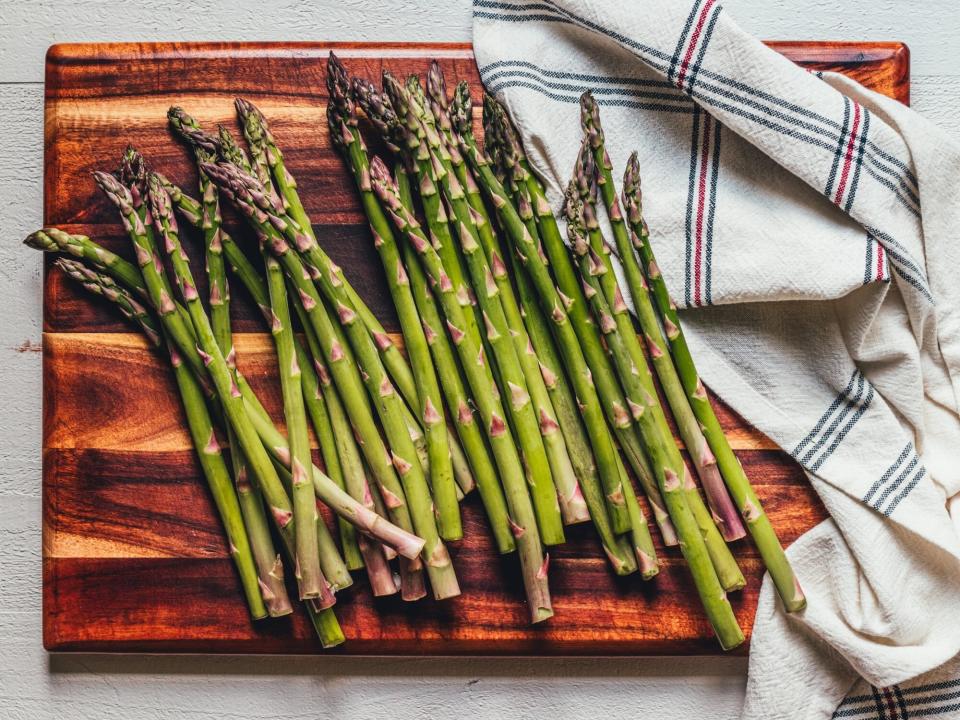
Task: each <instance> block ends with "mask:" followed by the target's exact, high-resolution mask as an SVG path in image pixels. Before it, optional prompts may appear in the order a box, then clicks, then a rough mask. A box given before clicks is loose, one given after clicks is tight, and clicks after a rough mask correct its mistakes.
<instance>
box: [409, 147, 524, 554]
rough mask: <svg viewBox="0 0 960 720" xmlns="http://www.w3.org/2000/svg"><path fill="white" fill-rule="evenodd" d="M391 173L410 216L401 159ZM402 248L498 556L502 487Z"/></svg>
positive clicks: (431, 305)
mask: <svg viewBox="0 0 960 720" xmlns="http://www.w3.org/2000/svg"><path fill="white" fill-rule="evenodd" d="M395 175H396V180H397V188H398V191H399V194H400V200H401V202H402V203H403V205H404V207H405V208H406V209H407V212H409V213H410V214H411V215H413V196H412V194H411V191H410V180H409V176H408V173H407V170H406V169H405V168H404V167H403V164H402V163H398V165H397V167H396V168H395ZM402 251H403V261H404V265H405V266H406V268H407V276H408V277H409V278H410V289H411V290H412V292H413V298H414V301H415V302H416V304H417V309H418V310H419V312H420V318H421V320H422V321H423V330H424V334H425V335H426V338H427V344H428V345H429V346H430V351H431V353H432V354H433V359H434V362H435V364H436V367H437V371H438V372H439V373H440V379H441V381H442V385H443V389H444V393H445V395H446V398H447V406H448V408H449V410H450V414H451V415H452V416H453V418H454V419H455V422H456V427H457V431H458V432H459V433H460V439H461V441H462V442H463V446H464V448H465V450H466V452H467V454H468V456H469V457H470V460H471V464H472V465H473V468H474V475H475V478H476V482H477V487H478V488H479V492H480V499H481V501H482V502H483V506H484V509H485V510H486V512H487V520H488V522H489V523H490V529H491V531H492V532H493V538H494V542H495V543H496V545H497V550H499V552H500V553H501V554H506V553H509V552H513V551H514V550H516V543H515V542H514V539H513V533H512V532H511V529H510V520H509V518H508V516H507V504H506V499H505V498H504V496H503V488H502V487H501V486H500V480H499V478H498V477H497V471H496V469H495V466H494V463H493V458H492V457H491V456H490V451H489V449H488V448H487V444H486V442H485V441H484V439H483V433H482V431H481V430H480V428H479V426H478V425H477V423H476V421H475V419H474V414H473V410H472V409H471V407H470V396H469V394H468V393H467V390H466V388H465V387H464V384H463V380H462V379H461V377H460V363H459V361H458V360H457V356H456V354H455V353H454V350H453V346H452V344H451V342H450V338H449V337H448V336H447V333H446V332H445V330H444V324H443V320H442V319H441V317H440V313H439V312H438V310H437V306H436V301H435V299H434V297H433V293H431V292H430V288H429V286H428V283H427V278H426V275H424V272H423V268H421V267H420V260H419V259H418V257H417V253H416V251H415V250H414V249H413V247H411V245H410V243H409V242H403V243H402Z"/></svg>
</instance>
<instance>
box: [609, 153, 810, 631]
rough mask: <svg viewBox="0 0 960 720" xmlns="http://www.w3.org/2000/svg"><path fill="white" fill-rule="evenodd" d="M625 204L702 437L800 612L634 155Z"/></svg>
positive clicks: (800, 597) (778, 582) (791, 606)
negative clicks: (696, 344) (684, 311)
mask: <svg viewBox="0 0 960 720" xmlns="http://www.w3.org/2000/svg"><path fill="white" fill-rule="evenodd" d="M623 203H624V206H625V207H626V210H627V219H628V221H629V223H630V226H631V230H632V233H631V236H630V239H631V242H632V244H633V246H634V247H635V248H636V249H637V251H638V253H639V255H640V260H641V261H642V263H643V269H644V272H645V274H646V279H647V280H648V281H649V284H650V286H651V287H652V290H653V293H652V294H653V297H654V300H655V301H656V303H657V309H658V310H659V316H660V321H661V322H662V324H663V328H664V329H665V330H666V336H667V339H668V340H669V342H670V353H671V355H672V357H673V361H674V363H675V364H676V369H677V371H678V374H679V376H680V381H681V383H683V389H684V392H685V393H686V396H687V399H688V400H689V402H690V406H691V408H692V409H693V412H694V415H696V418H697V420H698V421H699V422H700V425H701V427H702V428H703V433H704V435H705V436H706V438H707V441H708V442H709V443H710V449H711V450H712V451H713V453H714V455H715V456H716V458H717V464H718V466H719V467H720V472H721V474H722V475H723V479H724V481H725V482H726V484H727V487H728V489H729V490H730V492H731V494H732V495H733V498H734V501H735V502H736V504H737V507H738V508H739V510H740V513H741V515H742V516H743V520H744V521H745V522H746V526H747V529H748V530H749V531H750V535H751V536H752V537H753V541H754V542H755V543H756V545H757V549H758V550H759V551H760V556H761V557H762V558H763V561H764V564H765V565H766V566H767V570H768V571H769V573H770V578H771V579H772V580H773V583H774V585H775V586H776V588H777V591H778V592H779V593H780V597H781V599H782V600H783V604H784V607H785V608H786V610H787V612H797V611H799V610H802V609H803V608H804V607H806V598H805V597H804V594H803V590H802V589H801V587H800V584H799V582H798V581H797V578H796V576H795V575H794V573H793V568H791V567H790V562H789V560H787V557H786V555H785V554H784V552H783V547H782V546H781V545H780V540H779V539H778V538H777V534H776V531H775V530H774V529H773V526H772V525H771V524H770V519H769V518H768V517H767V514H766V512H764V510H763V505H762V504H761V503H760V500H759V498H757V495H756V493H755V492H754V490H753V487H752V486H751V485H750V481H749V479H748V478H747V476H746V473H744V471H743V467H742V466H741V465H740V461H739V460H738V459H737V456H736V455H735V454H734V452H733V450H732V448H731V447H730V443H729V441H728V440H727V437H726V435H725V434H724V432H723V429H722V428H721V427H720V422H719V421H718V420H717V416H716V414H715V413H714V411H713V406H712V405H711V403H710V399H709V398H708V397H707V392H706V390H705V389H704V387H703V383H702V382H701V381H700V377H699V375H698V374H697V368H696V365H695V364H694V362H693V357H692V355H691V354H690V348H689V347H688V345H687V341H686V338H685V337H684V335H683V329H682V327H681V326H680V318H679V316H678V315H677V308H676V305H674V303H673V301H672V300H671V299H670V293H669V291H668V290H667V285H666V282H665V281H664V279H663V275H662V274H661V272H660V268H659V267H658V265H657V261H656V258H655V257H654V253H653V247H652V246H651V244H650V233H649V230H648V228H647V224H646V222H645V221H644V219H643V208H642V204H641V194H640V163H639V161H638V160H637V154H636V153H633V154H632V155H631V156H630V160H629V161H628V162H627V169H626V171H625V172H624V176H623Z"/></svg>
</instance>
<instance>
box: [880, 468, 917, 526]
mask: <svg viewBox="0 0 960 720" xmlns="http://www.w3.org/2000/svg"><path fill="white" fill-rule="evenodd" d="M926 474H927V469H926V468H925V467H922V468H920V471H919V472H918V473H917V474H916V475H914V476H913V480H911V481H910V484H909V485H907V486H906V487H905V488H904V489H903V490H902V491H901V492H900V494H899V495H897V496H896V497H895V498H894V499H893V500H892V501H891V503H890V504H889V505H888V506H887V509H886V510H884V511H883V514H884V515H886V516H887V517H890V516H891V515H892V514H893V511H894V510H896V509H897V505H899V504H900V503H901V502H903V499H904V498H905V497H907V495H909V494H910V493H911V492H913V489H914V488H915V487H916V486H917V483H919V482H920V481H921V480H922V479H923V478H924V477H925V476H926Z"/></svg>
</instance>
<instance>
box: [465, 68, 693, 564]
mask: <svg viewBox="0 0 960 720" xmlns="http://www.w3.org/2000/svg"><path fill="white" fill-rule="evenodd" d="M470 102H471V101H470V93H469V89H468V88H467V86H466V85H464V84H462V83H461V85H460V86H458V88H457V94H456V96H455V104H454V106H453V107H452V108H451V116H452V117H453V118H454V119H455V125H456V126H457V127H458V129H460V130H461V137H462V138H463V139H464V140H465V141H466V142H467V143H469V144H470V145H471V146H473V147H474V148H475V147H476V142H475V140H473V138H472V135H471V134H469V133H467V132H466V130H468V129H469V126H468V125H467V118H468V117H469V107H470ZM487 108H489V110H490V111H491V112H495V113H496V115H497V117H498V118H499V121H500V124H499V127H500V132H501V133H502V136H503V140H504V144H503V147H504V150H505V151H506V150H509V157H510V159H511V161H512V162H513V163H514V168H515V170H516V169H519V170H522V171H523V172H521V173H518V177H517V189H518V192H520V193H522V196H525V197H526V198H527V200H526V204H527V205H529V207H530V208H531V210H532V212H533V213H534V214H535V215H536V229H537V230H538V231H539V232H537V233H534V232H533V230H534V228H532V227H531V226H528V228H527V232H528V234H529V235H530V237H532V238H536V239H539V240H540V241H541V242H542V245H543V247H544V248H545V250H546V256H547V258H548V260H549V263H550V266H551V267H552V268H553V273H554V276H555V277H556V284H557V290H558V295H559V297H560V298H561V299H562V300H563V304H564V310H565V312H566V313H567V315H568V316H569V319H570V323H571V325H572V326H573V330H574V333H573V334H574V335H576V337H577V338H578V339H579V344H580V347H581V348H582V352H583V355H584V358H585V360H586V362H587V365H588V367H589V369H590V371H591V372H592V378H593V380H594V381H595V382H596V393H595V394H598V395H599V399H600V401H601V402H602V404H603V411H604V413H605V414H606V416H607V417H608V418H609V420H610V425H611V426H612V428H613V432H614V434H615V436H616V438H617V440H618V441H619V442H620V445H621V447H622V448H623V450H624V453H625V454H626V455H627V458H628V459H629V461H630V464H631V466H632V467H633V469H634V471H635V472H636V474H637V477H638V479H639V480H640V482H641V484H642V485H643V489H644V492H645V493H646V495H647V499H648V500H649V502H650V506H651V509H652V511H653V515H654V519H655V520H656V522H657V526H658V527H659V528H660V533H661V535H662V537H663V542H664V544H665V545H676V544H677V536H676V532H675V531H674V528H673V524H672V522H671V521H670V516H669V514H668V513H667V510H666V506H665V504H664V502H663V498H662V497H660V490H659V488H658V487H657V483H656V481H655V480H654V478H653V475H652V473H651V471H650V468H649V463H648V462H647V460H646V458H645V457H644V454H643V450H642V448H641V447H640V442H639V437H638V436H637V434H636V432H635V430H636V428H635V426H634V424H633V421H632V418H631V416H630V413H629V412H628V411H627V404H626V399H625V398H624V397H623V393H622V392H621V390H620V387H619V386H618V384H617V382H616V375H615V373H614V372H613V368H612V366H611V364H610V361H609V359H608V358H607V356H606V355H605V354H604V351H603V347H602V344H601V341H600V332H599V330H598V329H597V327H596V324H595V323H594V322H592V319H591V317H590V311H589V308H588V306H587V302H586V298H584V295H583V290H582V288H581V285H580V282H579V280H578V278H577V273H576V271H575V270H574V268H573V263H572V262H571V260H570V256H569V254H568V252H567V246H566V244H565V243H564V241H563V238H562V237H561V235H560V229H559V227H558V225H557V220H556V218H555V217H554V215H553V210H552V209H551V208H550V204H549V203H548V202H547V198H546V194H545V192H544V189H543V186H542V185H541V184H540V182H539V180H537V179H536V177H535V176H534V175H533V173H532V172H531V171H530V169H529V165H528V163H527V162H526V158H525V155H524V154H523V148H522V146H521V144H520V142H519V139H518V138H517V137H516V132H515V130H514V129H513V127H512V126H511V125H510V123H509V119H508V118H507V117H506V113H505V112H503V111H502V108H500V106H499V105H498V104H496V103H495V101H493V100H492V98H491V99H490V100H489V101H488V102H487V104H486V106H485V109H487ZM477 152H478V153H479V150H477ZM544 310H545V311H548V310H549V307H544ZM598 427H600V426H599V425H597V424H596V423H594V424H590V423H588V424H587V428H588V430H591V429H594V432H597V431H596V430H595V428H598ZM601 442H602V441H601ZM594 452H597V448H596V446H595V447H594ZM600 456H601V455H598V457H600ZM602 457H607V455H606V452H605V451H604V453H603V454H602ZM601 478H602V479H603V481H604V483H605V489H606V491H607V501H608V509H609V511H610V513H611V521H612V522H613V525H614V530H616V531H617V532H624V531H626V530H627V529H628V528H629V527H631V523H630V514H629V512H628V510H627V502H628V501H629V498H630V494H631V488H629V487H627V486H625V485H622V479H621V476H620V473H619V470H616V471H614V470H612V469H610V468H609V463H607V466H605V467H602V468H601ZM618 483H620V484H619V485H618ZM621 487H622V494H623V503H615V502H613V501H612V500H611V499H610V498H611V497H613V498H617V497H619V495H618V493H617V490H618V489H619V488H621Z"/></svg>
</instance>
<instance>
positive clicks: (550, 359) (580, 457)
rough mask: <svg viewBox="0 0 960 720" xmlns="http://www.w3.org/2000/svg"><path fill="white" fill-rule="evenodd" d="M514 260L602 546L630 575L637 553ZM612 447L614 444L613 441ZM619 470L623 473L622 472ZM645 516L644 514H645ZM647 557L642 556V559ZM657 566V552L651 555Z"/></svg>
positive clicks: (539, 354)
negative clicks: (606, 491)
mask: <svg viewBox="0 0 960 720" xmlns="http://www.w3.org/2000/svg"><path fill="white" fill-rule="evenodd" d="M510 257H511V265H512V269H513V273H512V274H513V277H514V279H515V280H516V283H517V292H518V294H519V296H520V303H521V308H522V311H523V317H524V321H525V322H526V327H527V330H528V331H529V333H530V340H531V342H532V343H533V347H534V350H535V351H536V353H537V357H538V359H539V364H540V368H541V374H542V375H543V379H544V384H545V385H546V387H547V389H548V391H549V392H550V394H551V398H552V399H553V405H554V407H555V408H557V420H558V422H559V424H560V428H561V429H562V431H563V435H564V438H565V440H566V442H567V447H569V448H570V457H571V460H572V461H573V462H574V467H575V470H576V472H577V477H578V478H579V479H580V487H581V488H582V490H583V497H584V500H585V501H586V504H587V507H588V509H589V511H590V517H591V519H592V520H593V524H594V527H596V529H597V534H598V535H599V536H600V543H601V545H602V546H603V549H604V552H605V553H606V555H607V557H608V558H609V560H610V564H611V566H612V567H613V569H614V572H616V573H617V574H618V575H629V574H630V573H632V572H635V571H636V569H637V563H636V562H635V561H634V559H633V554H632V553H633V551H632V550H631V549H630V548H629V547H625V541H623V540H621V539H620V538H618V537H617V536H616V535H615V534H614V532H613V527H612V526H611V524H610V516H609V515H608V514H607V506H606V503H605V502H604V499H603V488H602V486H601V483H600V477H599V475H598V473H597V465H596V462H595V461H594V457H593V454H592V452H591V450H590V439H589V438H588V436H587V433H586V430H584V428H583V424H582V422H581V420H580V410H579V407H578V405H577V404H576V397H575V396H574V394H573V390H572V389H571V388H570V382H569V381H568V380H567V377H566V373H564V371H563V361H562V360H561V359H560V355H559V353H558V351H557V348H556V345H554V341H553V336H552V335H551V334H550V326H549V325H548V323H547V319H546V317H544V315H543V313H542V312H541V310H540V306H539V305H538V304H537V298H536V294H535V291H534V289H533V288H532V287H531V286H530V280H529V279H528V278H527V276H526V273H525V272H524V271H523V270H522V268H519V267H516V265H515V263H514V262H513V258H512V256H510ZM611 445H612V442H611ZM618 471H619V470H618ZM641 517H642V515H641ZM642 557H643V556H639V557H638V559H640V558H642ZM649 557H650V558H652V559H653V567H654V568H655V567H656V553H654V554H651V555H649Z"/></svg>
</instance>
